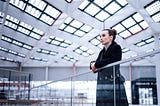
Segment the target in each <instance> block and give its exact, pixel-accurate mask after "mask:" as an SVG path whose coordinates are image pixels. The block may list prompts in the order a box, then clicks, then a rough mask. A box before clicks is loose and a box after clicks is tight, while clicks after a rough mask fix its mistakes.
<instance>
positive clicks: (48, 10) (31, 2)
mask: <svg viewBox="0 0 160 106" xmlns="http://www.w3.org/2000/svg"><path fill="white" fill-rule="evenodd" d="M10 4H12V5H13V6H15V7H17V8H19V9H20V10H22V11H23V12H25V13H27V14H29V15H31V16H33V17H35V18H36V19H38V20H40V21H42V22H44V23H46V24H48V25H53V23H54V22H55V21H56V20H57V19H58V17H59V16H60V15H61V14H62V12H61V11H60V10H58V9H57V8H55V7H53V6H52V5H50V4H49V3H47V2H46V1H43V0H10Z"/></svg>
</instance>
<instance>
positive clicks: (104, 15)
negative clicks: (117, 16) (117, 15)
mask: <svg viewBox="0 0 160 106" xmlns="http://www.w3.org/2000/svg"><path fill="white" fill-rule="evenodd" d="M95 17H96V18H98V19H99V20H101V21H104V20H105V19H107V18H108V17H110V14H108V13H106V12H105V11H103V10H102V11H101V12H99V13H98V14H97V15H96V16H95Z"/></svg>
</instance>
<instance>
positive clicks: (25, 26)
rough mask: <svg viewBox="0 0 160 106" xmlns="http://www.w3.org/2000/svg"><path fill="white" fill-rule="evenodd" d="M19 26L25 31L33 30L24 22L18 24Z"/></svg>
mask: <svg viewBox="0 0 160 106" xmlns="http://www.w3.org/2000/svg"><path fill="white" fill-rule="evenodd" d="M20 25H21V26H23V27H24V28H26V29H29V30H32V28H33V27H32V26H31V25H28V24H26V23H24V22H20Z"/></svg>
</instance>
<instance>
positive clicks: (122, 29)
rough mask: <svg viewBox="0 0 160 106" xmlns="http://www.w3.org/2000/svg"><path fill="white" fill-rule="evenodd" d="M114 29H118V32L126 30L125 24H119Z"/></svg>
mask: <svg viewBox="0 0 160 106" xmlns="http://www.w3.org/2000/svg"><path fill="white" fill-rule="evenodd" d="M113 29H116V30H117V32H118V33H120V32H122V31H124V30H125V28H124V26H122V25H121V24H117V25H116V26H114V27H113Z"/></svg>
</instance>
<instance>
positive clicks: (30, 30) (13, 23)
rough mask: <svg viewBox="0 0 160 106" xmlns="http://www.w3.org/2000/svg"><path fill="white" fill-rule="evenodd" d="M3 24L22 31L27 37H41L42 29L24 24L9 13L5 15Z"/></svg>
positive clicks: (37, 38) (38, 38)
mask: <svg viewBox="0 0 160 106" xmlns="http://www.w3.org/2000/svg"><path fill="white" fill-rule="evenodd" d="M5 26H7V27H9V28H11V29H13V30H15V31H18V32H20V33H23V34H25V35H27V36H29V37H32V38H34V39H36V40H40V39H41V37H42V36H43V35H44V32H43V31H41V30H39V29H37V28H34V27H33V26H31V25H29V24H26V23H24V22H22V21H20V20H18V19H16V18H14V17H12V16H10V15H7V17H6V21H5Z"/></svg>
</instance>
